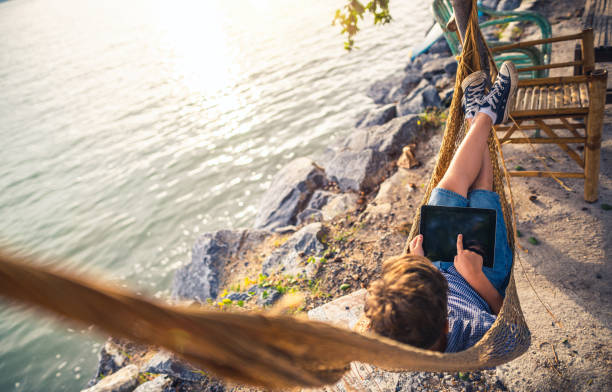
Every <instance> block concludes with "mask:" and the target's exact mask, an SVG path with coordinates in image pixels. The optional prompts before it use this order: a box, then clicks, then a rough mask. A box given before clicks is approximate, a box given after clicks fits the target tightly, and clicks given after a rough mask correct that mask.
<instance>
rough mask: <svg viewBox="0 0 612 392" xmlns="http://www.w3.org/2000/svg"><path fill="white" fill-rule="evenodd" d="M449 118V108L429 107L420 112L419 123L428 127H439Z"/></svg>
mask: <svg viewBox="0 0 612 392" xmlns="http://www.w3.org/2000/svg"><path fill="white" fill-rule="evenodd" d="M447 118H448V110H442V109H439V108H429V109H427V110H425V112H424V113H421V114H419V120H418V121H417V124H418V125H421V126H423V127H426V128H439V127H440V126H441V125H442V124H445V123H446V120H447Z"/></svg>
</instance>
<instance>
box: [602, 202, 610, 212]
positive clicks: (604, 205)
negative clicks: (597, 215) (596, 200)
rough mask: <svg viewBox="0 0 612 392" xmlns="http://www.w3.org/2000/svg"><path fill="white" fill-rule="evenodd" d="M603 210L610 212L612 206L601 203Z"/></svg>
mask: <svg viewBox="0 0 612 392" xmlns="http://www.w3.org/2000/svg"><path fill="white" fill-rule="evenodd" d="M601 209H602V210H604V211H610V210H612V206H611V205H610V204H607V203H601Z"/></svg>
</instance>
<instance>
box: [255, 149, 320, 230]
mask: <svg viewBox="0 0 612 392" xmlns="http://www.w3.org/2000/svg"><path fill="white" fill-rule="evenodd" d="M327 183H328V180H327V177H326V176H325V171H324V170H323V169H322V168H321V167H319V166H318V165H317V164H316V163H315V162H314V161H312V160H311V159H308V158H297V159H295V160H293V161H291V162H289V163H288V164H287V165H286V166H285V167H283V168H282V169H281V170H280V171H279V172H278V173H276V175H275V176H274V179H273V180H272V184H271V185H270V188H268V190H267V191H266V193H265V194H264V196H263V198H262V199H261V202H260V205H259V212H258V213H257V216H256V217H255V225H254V226H255V228H265V229H270V230H271V229H274V228H276V227H279V226H286V225H294V224H296V223H297V215H298V214H299V213H300V211H302V210H303V209H304V207H306V205H307V203H308V201H309V200H310V197H311V196H312V193H313V192H314V191H315V190H317V189H319V188H322V187H324V186H326V185H327Z"/></svg>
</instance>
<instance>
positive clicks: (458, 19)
mask: <svg viewBox="0 0 612 392" xmlns="http://www.w3.org/2000/svg"><path fill="white" fill-rule="evenodd" d="M451 3H452V5H453V11H454V13H455V23H456V25H457V30H458V32H459V36H460V39H461V42H463V37H464V36H465V31H466V29H467V25H468V21H469V18H470V12H471V10H472V0H451ZM476 43H477V45H478V53H479V54H480V67H481V69H482V70H483V71H485V72H486V73H487V74H488V73H489V52H488V51H487V47H486V45H485V43H484V42H482V39H481V37H476Z"/></svg>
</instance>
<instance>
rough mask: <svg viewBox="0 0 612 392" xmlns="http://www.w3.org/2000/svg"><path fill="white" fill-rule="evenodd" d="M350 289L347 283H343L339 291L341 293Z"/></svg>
mask: <svg viewBox="0 0 612 392" xmlns="http://www.w3.org/2000/svg"><path fill="white" fill-rule="evenodd" d="M350 288H351V285H350V284H348V283H343V284H341V285H340V290H342V291H346V290H348V289H350Z"/></svg>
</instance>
